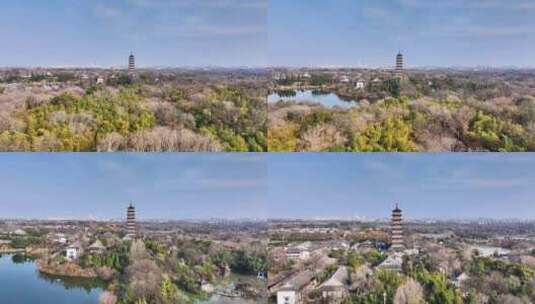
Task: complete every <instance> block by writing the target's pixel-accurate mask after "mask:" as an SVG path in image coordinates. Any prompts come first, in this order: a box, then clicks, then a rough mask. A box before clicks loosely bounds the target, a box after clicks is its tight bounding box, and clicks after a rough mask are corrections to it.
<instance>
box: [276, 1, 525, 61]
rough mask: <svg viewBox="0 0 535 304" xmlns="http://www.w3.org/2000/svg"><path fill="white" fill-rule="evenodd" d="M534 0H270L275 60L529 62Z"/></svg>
mask: <svg viewBox="0 0 535 304" xmlns="http://www.w3.org/2000/svg"><path fill="white" fill-rule="evenodd" d="M533 16H535V2H534V1H533V0H440V1H430V0H292V1H287V0H270V2H269V17H268V28H269V61H270V64H271V65H276V66H369V67H377V66H392V65H393V64H394V57H395V55H396V53H397V52H398V50H401V51H402V52H403V53H404V54H405V58H406V63H407V64H408V65H409V66H413V67H414V66H476V65H485V66H510V65H516V66H532V67H533V66H535V18H533Z"/></svg>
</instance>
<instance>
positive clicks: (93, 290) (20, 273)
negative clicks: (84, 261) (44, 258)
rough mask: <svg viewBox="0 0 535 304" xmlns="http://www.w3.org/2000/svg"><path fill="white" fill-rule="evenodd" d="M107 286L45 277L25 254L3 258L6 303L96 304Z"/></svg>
mask: <svg viewBox="0 0 535 304" xmlns="http://www.w3.org/2000/svg"><path fill="white" fill-rule="evenodd" d="M104 287H105V286H104V283H103V282H101V281H99V280H91V279H78V278H64V277H56V276H49V275H45V274H41V273H40V272H39V271H37V267H36V265H35V263H34V262H33V261H31V260H29V259H26V258H24V256H22V255H15V256H14V255H1V256H0V298H1V299H2V301H1V302H2V303H18V304H30V303H42V304H52V303H53V304H70V303H80V304H96V303H98V299H99V296H100V293H101V292H102V291H103V289H104Z"/></svg>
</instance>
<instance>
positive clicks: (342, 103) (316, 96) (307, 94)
mask: <svg viewBox="0 0 535 304" xmlns="http://www.w3.org/2000/svg"><path fill="white" fill-rule="evenodd" d="M294 93H295V95H294ZM279 100H283V101H289V100H295V101H307V102H314V103H320V104H322V105H324V106H326V107H330V108H333V107H341V108H349V107H351V106H354V105H355V104H356V103H357V102H356V101H355V100H350V101H346V100H343V99H341V98H340V97H339V96H338V95H336V94H335V93H328V92H321V93H319V92H314V91H313V90H304V91H280V92H273V93H271V94H269V96H268V102H269V103H275V102H277V101H279Z"/></svg>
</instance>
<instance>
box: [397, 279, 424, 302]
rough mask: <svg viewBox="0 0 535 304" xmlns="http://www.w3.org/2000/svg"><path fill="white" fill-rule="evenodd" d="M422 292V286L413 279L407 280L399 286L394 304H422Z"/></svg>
mask: <svg viewBox="0 0 535 304" xmlns="http://www.w3.org/2000/svg"><path fill="white" fill-rule="evenodd" d="M423 303H425V301H424V291H423V288H422V286H420V284H419V283H418V282H416V281H415V280H413V279H408V280H407V282H405V283H404V284H403V285H401V286H399V287H398V289H397V290H396V294H395V296H394V304H423Z"/></svg>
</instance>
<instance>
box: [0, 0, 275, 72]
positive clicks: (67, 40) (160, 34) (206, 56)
mask: <svg viewBox="0 0 535 304" xmlns="http://www.w3.org/2000/svg"><path fill="white" fill-rule="evenodd" d="M0 36H1V37H2V41H3V43H2V47H1V48H0V66H93V65H97V66H105V67H107V66H124V65H126V61H127V57H128V55H129V53H130V51H134V52H135V54H136V55H137V61H138V65H140V66H156V65H164V66H208V65H217V66H246V65H247V66H265V65H266V60H267V0H116V1H106V0H87V1H86V0H84V1H77V0H48V1H41V0H18V1H3V2H2V9H1V10H0Z"/></svg>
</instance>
